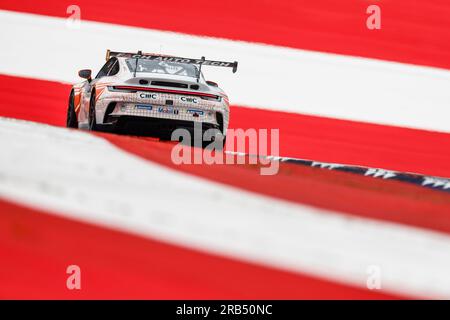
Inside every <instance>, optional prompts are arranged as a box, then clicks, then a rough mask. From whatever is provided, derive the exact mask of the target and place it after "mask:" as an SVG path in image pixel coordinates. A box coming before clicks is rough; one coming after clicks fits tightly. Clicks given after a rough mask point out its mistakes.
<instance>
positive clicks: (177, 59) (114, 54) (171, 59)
mask: <svg viewBox="0 0 450 320" xmlns="http://www.w3.org/2000/svg"><path fill="white" fill-rule="evenodd" d="M111 57H126V58H134V59H147V60H155V61H168V62H178V63H190V64H198V65H200V66H213V67H228V68H233V73H235V72H236V71H237V66H238V62H237V61H234V62H227V61H215V60H206V59H205V57H202V58H201V59H192V58H181V57H172V56H165V55H158V54H152V53H142V51H138V52H137V53H130V52H116V51H110V50H109V49H108V50H106V61H108V60H109V59H110V58H111Z"/></svg>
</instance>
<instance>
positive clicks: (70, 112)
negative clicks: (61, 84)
mask: <svg viewBox="0 0 450 320" xmlns="http://www.w3.org/2000/svg"><path fill="white" fill-rule="evenodd" d="M66 127H67V128H78V120H77V114H76V112H75V106H74V93H73V90H72V91H71V92H70V96H69V106H68V107H67V117H66Z"/></svg>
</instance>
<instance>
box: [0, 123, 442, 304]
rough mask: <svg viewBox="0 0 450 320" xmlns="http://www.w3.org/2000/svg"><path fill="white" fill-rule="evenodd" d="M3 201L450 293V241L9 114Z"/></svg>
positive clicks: (3, 130) (3, 131) (296, 267)
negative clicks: (185, 169)
mask: <svg viewBox="0 0 450 320" xmlns="http://www.w3.org/2000/svg"><path fill="white" fill-rule="evenodd" d="M0 145H1V146H2V156H1V157H0V197H4V198H7V199H14V200H15V201H18V202H20V203H22V204H28V205H32V206H37V207H41V208H44V209H48V210H54V212H57V213H58V214H60V215H63V216H67V217H72V218H76V219H81V220H85V221H89V222H93V223H95V224H100V225H106V226H111V227H114V228H117V229H119V230H124V231H129V232H133V233H138V234H142V235H144V236H150V237H155V238H158V239H162V240H166V241H169V242H173V243H175V244H181V245H186V246H192V247H195V248H200V249H202V250H207V251H213V252H217V253H220V254H225V255H230V256H233V257H238V258H240V259H243V260H251V261H256V262H258V263H263V264H269V265H272V266H277V267H280V268H284V269H288V270H293V271H301V272H305V273H307V274H312V275H316V276H319V277H322V278H326V279H332V280H335V281H339V282H341V281H342V282H345V283H349V284H354V285H356V286H360V287H364V286H365V285H366V280H367V277H368V274H367V273H366V272H367V268H368V266H370V265H377V266H379V267H380V268H381V272H382V273H381V276H382V278H381V285H382V289H383V290H388V291H395V292H400V293H406V294H408V295H417V296H431V297H447V298H449V297H450V276H449V270H450V237H449V236H447V235H444V234H439V233H435V232H431V231H426V230H421V229H416V228H410V227H406V226H401V225H396V224H391V223H386V222H379V221H372V220H368V219H362V218H357V217H352V218H351V219H350V218H349V217H346V216H345V215H341V214H332V213H330V212H327V211H325V210H319V209H315V208H312V207H308V206H302V205H296V204H291V203H287V202H283V201H279V200H275V199H271V198H267V197H263V196H260V195H255V194H253V193H249V192H246V191H242V190H236V189H233V188H230V187H227V186H224V185H220V184H216V183H213V182H206V181H205V180H202V179H199V178H196V177H193V176H190V175H186V174H183V173H181V172H177V171H173V170H170V169H167V168H165V167H162V166H159V165H156V164H153V163H151V162H148V161H144V160H141V159H139V158H137V157H134V156H132V155H129V154H127V153H125V152H123V151H121V150H119V149H117V148H116V147H113V146H112V145H110V144H109V143H108V142H106V141H104V140H103V139H101V138H98V137H95V136H92V135H89V134H86V133H83V132H80V131H73V130H67V129H64V128H57V127H51V126H46V125H42V124H37V123H31V122H25V121H19V120H7V119H5V118H0Z"/></svg>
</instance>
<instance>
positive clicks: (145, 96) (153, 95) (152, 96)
mask: <svg viewBox="0 0 450 320" xmlns="http://www.w3.org/2000/svg"><path fill="white" fill-rule="evenodd" d="M139 96H140V97H141V98H143V99H156V93H141V94H140V95H139Z"/></svg>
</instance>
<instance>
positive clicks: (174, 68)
mask: <svg viewBox="0 0 450 320" xmlns="http://www.w3.org/2000/svg"><path fill="white" fill-rule="evenodd" d="M126 63H127V66H128V69H130V71H131V72H134V69H135V67H136V59H134V58H131V59H127V60H126ZM136 72H149V73H160V74H161V73H162V74H172V75H178V76H187V77H192V78H196V77H197V73H198V68H197V66H195V65H193V64H186V63H176V62H166V61H155V60H146V59H139V60H138V63H137V70H136Z"/></svg>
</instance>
